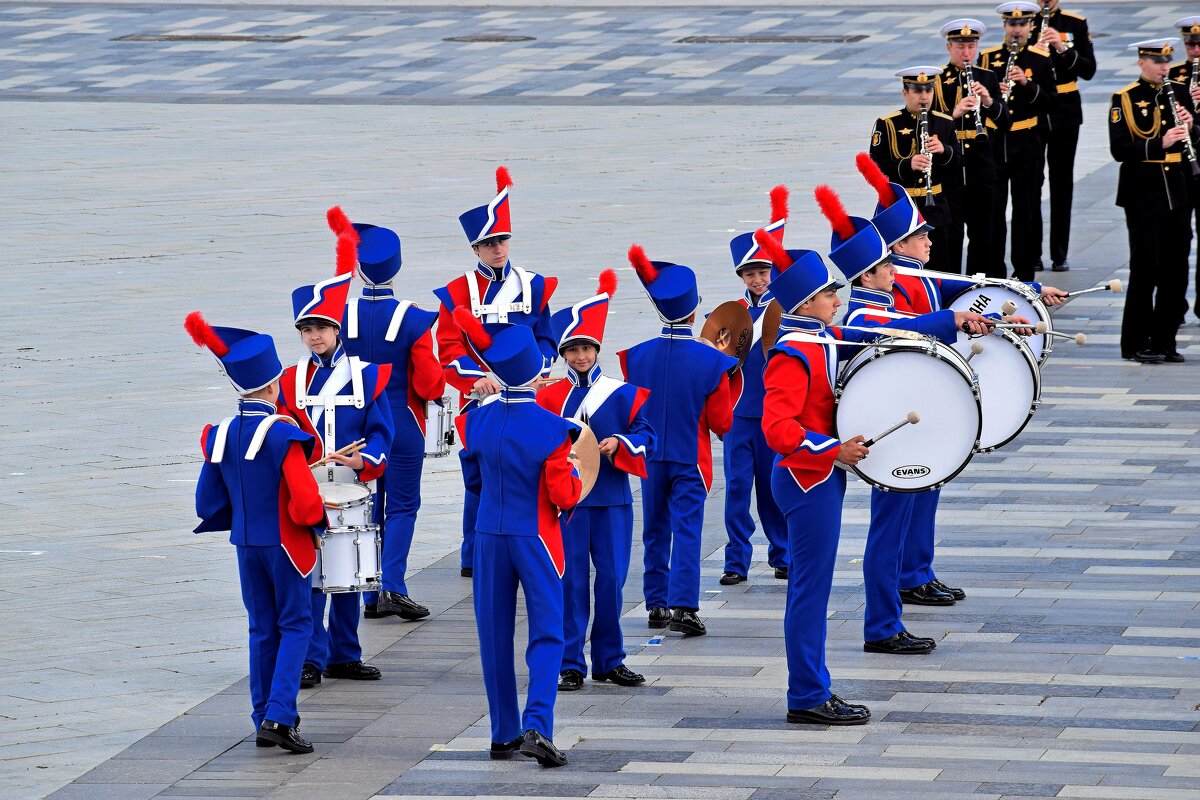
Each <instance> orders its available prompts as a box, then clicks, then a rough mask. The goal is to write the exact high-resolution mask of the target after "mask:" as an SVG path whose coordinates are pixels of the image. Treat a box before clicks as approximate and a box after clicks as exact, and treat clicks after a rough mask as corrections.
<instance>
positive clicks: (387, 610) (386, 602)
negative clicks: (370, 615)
mask: <svg viewBox="0 0 1200 800" xmlns="http://www.w3.org/2000/svg"><path fill="white" fill-rule="evenodd" d="M376 608H377V609H378V613H379V616H381V617H400V618H401V619H424V618H425V617H428V616H429V609H428V608H426V607H425V606H423V605H421V604H420V603H418V602H416V601H415V600H413V599H412V598H411V597H409V596H408V595H406V594H400V593H399V592H386V591H385V592H380V593H379V602H378V604H377V605H376Z"/></svg>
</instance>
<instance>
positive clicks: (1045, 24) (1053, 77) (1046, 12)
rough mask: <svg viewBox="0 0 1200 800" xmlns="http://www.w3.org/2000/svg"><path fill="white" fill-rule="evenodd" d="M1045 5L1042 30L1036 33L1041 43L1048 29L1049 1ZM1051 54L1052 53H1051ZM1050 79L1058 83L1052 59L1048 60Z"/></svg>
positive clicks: (1042, 14) (1042, 13) (1042, 12)
mask: <svg viewBox="0 0 1200 800" xmlns="http://www.w3.org/2000/svg"><path fill="white" fill-rule="evenodd" d="M1045 2H1046V5H1044V6H1042V11H1041V22H1042V29H1041V30H1040V31H1038V40H1039V41H1041V38H1042V36H1043V35H1044V34H1045V33H1046V29H1047V28H1049V27H1050V0H1045ZM1051 52H1053V51H1051ZM1050 78H1051V80H1053V81H1054V82H1055V83H1057V82H1058V73H1057V72H1056V71H1055V69H1054V59H1053V58H1051V59H1050Z"/></svg>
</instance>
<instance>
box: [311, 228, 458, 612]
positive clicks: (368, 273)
mask: <svg viewBox="0 0 1200 800" xmlns="http://www.w3.org/2000/svg"><path fill="white" fill-rule="evenodd" d="M328 218H329V226H330V228H332V229H333V231H334V233H339V234H340V233H344V232H345V231H346V230H347V228H349V229H351V230H353V231H355V232H356V233H357V234H358V236H359V243H358V274H359V275H361V276H362V279H363V283H364V284H365V285H364V286H363V293H362V297H359V298H356V299H354V300H352V301H350V302H349V303H347V305H346V312H345V319H344V320H343V325H342V331H343V335H342V343H343V344H344V345H345V347H346V352H347V353H349V354H350V355H351V356H357V357H358V358H361V359H362V360H364V361H367V362H370V363H372V364H388V365H390V366H391V377H390V378H389V379H388V382H387V388H386V392H387V398H388V407H389V408H390V409H391V412H392V429H393V437H392V448H391V450H390V451H389V452H388V460H387V463H388V468H387V471H386V472H384V474H383V481H382V484H383V485H382V487H380V486H379V484H378V483H377V484H376V487H377V488H378V489H380V491H378V492H377V493H376V498H377V506H376V509H375V512H376V514H377V515H379V514H380V511H382V515H381V517H382V528H381V533H382V535H383V563H382V565H381V566H382V571H383V579H382V583H383V591H382V592H379V593H378V597H376V593H375V592H368V593H366V594H364V595H363V602H364V604H365V606H366V610H365V611H364V614H365V616H368V617H389V616H399V617H401V618H403V619H421V618H423V617H427V616H429V609H428V608H426V607H425V606H423V605H421V604H420V603H418V602H416V601H415V600H413V599H412V598H410V597H409V596H408V587H407V585H406V584H405V582H404V573H405V572H406V571H407V570H408V554H409V550H410V549H411V548H412V539H413V529H414V528H415V527H416V524H417V510H418V509H420V507H421V470H422V467H423V466H424V464H425V405H426V403H427V402H429V401H431V400H436V399H438V398H440V397H441V396H442V391H443V390H444V389H445V388H446V379H445V376H444V375H443V374H442V368H441V365H440V364H439V363H438V360H437V356H435V355H434V353H433V335H432V334H431V333H430V329H431V328H432V327H433V323H434V322H435V321H436V320H437V314H436V313H434V312H433V311H424V310H422V309H420V308H417V307H416V305H414V304H413V303H412V301H410V300H404V301H400V300H397V299H396V297H395V295H394V294H393V292H392V281H393V279H395V277H396V275H397V274H398V273H399V272H400V266H401V263H402V261H401V255H400V237H399V236H397V235H396V233H395V232H394V231H392V230H390V229H388V228H383V227H380V226H378V225H368V224H365V223H351V222H350V220H349V219H348V218H347V217H346V215H345V213H344V212H343V211H342V210H341V209H340V208H337V207H336V206H335V207H334V208H331V209H330V210H329V214H328ZM381 507H382V508H381Z"/></svg>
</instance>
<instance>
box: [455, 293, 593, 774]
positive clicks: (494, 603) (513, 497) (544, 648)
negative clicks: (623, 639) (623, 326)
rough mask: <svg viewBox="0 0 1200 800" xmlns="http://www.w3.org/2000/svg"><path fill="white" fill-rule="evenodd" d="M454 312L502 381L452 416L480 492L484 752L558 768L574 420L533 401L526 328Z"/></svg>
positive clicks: (574, 486) (536, 360) (536, 359)
mask: <svg viewBox="0 0 1200 800" xmlns="http://www.w3.org/2000/svg"><path fill="white" fill-rule="evenodd" d="M454 317H455V322H457V324H458V327H459V330H460V331H462V332H463V333H464V334H465V335H466V336H467V337H468V341H469V343H470V344H471V346H472V348H473V349H474V350H475V351H476V352H477V353H478V354H479V355H480V356H481V357H482V358H483V359H485V360H486V362H487V364H488V367H489V368H490V369H491V371H492V372H493V373H494V374H495V375H496V379H497V380H498V381H499V382H500V384H501V385H502V388H501V391H500V398H499V400H498V401H497V402H493V403H489V404H487V405H483V406H480V407H479V408H477V409H475V410H474V411H472V412H471V413H469V414H466V415H463V416H460V417H458V418H457V419H456V420H455V425H456V426H457V427H458V432H459V438H460V440H461V441H462V446H463V454H464V455H463V458H462V465H463V480H464V482H465V483H466V485H467V488H468V489H469V490H470V491H472V492H475V493H476V494H478V495H479V514H478V519H477V523H476V524H477V525H478V530H477V531H476V534H475V539H474V544H475V553H474V559H473V562H472V563H474V564H475V570H474V572H473V575H472V590H473V592H474V596H475V621H476V624H477V626H478V629H479V648H480V651H479V655H480V660H481V661H482V662H483V680H484V686H485V688H486V690H487V698H488V714H489V716H490V718H491V729H492V746H491V757H492V758H493V759H506V758H510V757H511V756H512V754H513V753H514V752H520V753H521V755H524V756H529V757H530V758H536V759H537V761H538V763H539V764H541V765H542V766H543V767H558V766H562V765H563V764H566V763H567V757H566V755H565V754H564V753H562V752H561V751H560V750H559V749H558V748H557V747H555V746H554V742H553V738H554V701H555V695H556V693H557V688H556V682H557V678H558V670H559V666H560V665H561V663H562V658H563V586H562V577H563V571H564V569H565V567H566V562H565V556H564V553H563V532H562V528H561V526H560V520H559V511H560V510H567V509H570V508H572V507H573V506H574V505H575V504H576V503H577V502H578V501H579V493H580V490H581V489H582V486H583V485H582V483H581V482H580V480H579V476H578V473H577V472H576V470H575V467H574V466H573V464H574V463H575V459H574V456H573V455H572V454H571V440H572V439H573V435H572V434H573V432H575V431H577V430H578V428H577V427H576V426H575V425H574V424H573V423H571V422H570V421H568V420H565V419H563V418H562V417H559V416H556V415H555V414H552V413H550V412H549V411H546V410H545V409H543V408H539V407H538V405H537V402H536V401H535V399H534V388H533V387H534V385H535V384H537V383H538V381H539V378H540V377H541V376H542V374H543V370H544V369H545V366H546V357H545V354H544V353H543V352H542V350H541V349H540V347H541V344H540V343H539V342H537V341H536V340H535V337H534V333H533V331H532V330H530V328H529V327H528V326H525V325H515V324H509V325H499V324H496V325H489V326H487V327H488V328H489V329H490V333H489V332H488V330H485V328H484V325H483V323H481V322H480V321H479V320H478V319H477V318H476V317H475V316H474V315H473V314H472V313H471V311H470V310H469V308H468V307H466V306H463V307H460V308H458V309H455V312H454ZM518 584H519V585H520V587H521V590H522V592H523V593H524V595H525V606H526V608H527V609H528V610H529V646H528V647H527V648H526V650H525V660H526V663H528V665H529V694H528V697H527V699H526V702H525V712H524V714H523V715H522V714H520V713H519V711H518V707H517V702H518V698H517V676H516V673H515V671H514V669H513V632H514V628H515V626H516V614H517V609H516V603H517V586H518Z"/></svg>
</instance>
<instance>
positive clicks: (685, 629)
mask: <svg viewBox="0 0 1200 800" xmlns="http://www.w3.org/2000/svg"><path fill="white" fill-rule="evenodd" d="M671 630H673V631H675V632H676V633H682V634H683V635H684V636H703V635H704V634H706V633H708V629H707V628H705V627H704V623H703V622H701V621H700V616H699V615H698V614H697V613H696V611H694V610H692V609H690V608H676V609H672V610H671Z"/></svg>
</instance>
